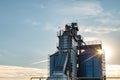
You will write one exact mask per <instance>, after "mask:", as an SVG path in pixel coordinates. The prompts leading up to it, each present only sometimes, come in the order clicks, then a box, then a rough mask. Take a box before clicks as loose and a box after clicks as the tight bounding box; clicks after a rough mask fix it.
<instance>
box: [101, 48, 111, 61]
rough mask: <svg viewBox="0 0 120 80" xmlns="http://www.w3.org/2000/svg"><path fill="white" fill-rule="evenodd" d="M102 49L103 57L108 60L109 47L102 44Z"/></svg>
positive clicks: (109, 54)
mask: <svg viewBox="0 0 120 80" xmlns="http://www.w3.org/2000/svg"><path fill="white" fill-rule="evenodd" d="M103 51H104V54H105V59H107V60H108V59H109V58H110V57H111V55H112V51H111V49H110V48H109V47H107V46H103Z"/></svg>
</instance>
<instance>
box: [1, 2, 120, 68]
mask: <svg viewBox="0 0 120 80" xmlns="http://www.w3.org/2000/svg"><path fill="white" fill-rule="evenodd" d="M119 4H120V1H119V0H0V65H13V66H24V67H37V68H43V67H44V65H46V63H44V62H46V59H48V54H52V53H54V52H55V51H56V50H57V49H56V45H57V43H58V39H57V35H56V34H57V31H58V27H61V28H63V27H64V25H65V24H66V23H71V22H77V23H78V25H79V30H80V31H79V34H81V35H82V36H83V37H84V39H85V40H89V41H90V40H102V43H103V46H104V45H105V46H108V48H109V49H110V53H111V56H110V58H109V59H108V60H107V64H117V65H120V62H119V56H120V54H119V53H120V49H119V47H120V42H119V40H120V35H119V33H120V6H119Z"/></svg>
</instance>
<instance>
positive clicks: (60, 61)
mask: <svg viewBox="0 0 120 80" xmlns="http://www.w3.org/2000/svg"><path fill="white" fill-rule="evenodd" d="M66 57H67V53H61V54H59V53H55V54H53V55H51V56H50V76H52V74H53V73H54V72H56V71H63V67H64V64H65V59H66Z"/></svg>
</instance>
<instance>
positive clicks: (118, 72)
mask: <svg viewBox="0 0 120 80" xmlns="http://www.w3.org/2000/svg"><path fill="white" fill-rule="evenodd" d="M106 74H107V76H110V77H119V76H120V65H107V66H106Z"/></svg>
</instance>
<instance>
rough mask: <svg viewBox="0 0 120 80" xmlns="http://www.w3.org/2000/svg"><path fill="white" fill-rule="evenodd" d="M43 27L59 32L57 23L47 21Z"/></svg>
mask: <svg viewBox="0 0 120 80" xmlns="http://www.w3.org/2000/svg"><path fill="white" fill-rule="evenodd" d="M43 29H44V30H46V31H52V32H57V30H58V29H57V27H55V25H53V24H52V23H45V25H44V27H43Z"/></svg>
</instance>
